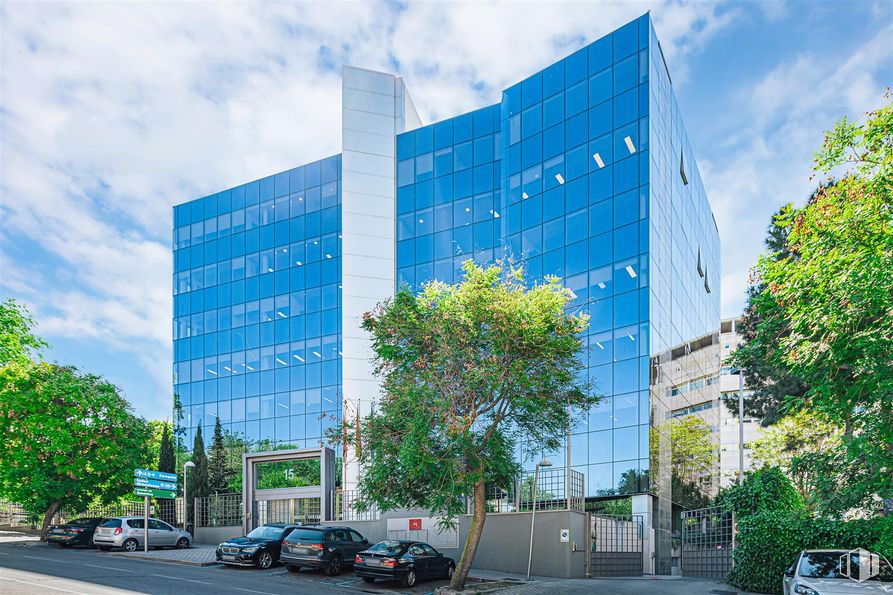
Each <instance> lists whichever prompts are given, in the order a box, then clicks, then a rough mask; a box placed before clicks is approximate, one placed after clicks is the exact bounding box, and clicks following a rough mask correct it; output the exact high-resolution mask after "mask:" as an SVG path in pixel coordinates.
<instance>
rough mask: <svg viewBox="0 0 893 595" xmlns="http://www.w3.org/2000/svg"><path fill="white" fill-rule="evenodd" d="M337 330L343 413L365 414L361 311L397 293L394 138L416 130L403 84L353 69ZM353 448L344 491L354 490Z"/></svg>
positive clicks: (349, 72) (347, 87)
mask: <svg viewBox="0 0 893 595" xmlns="http://www.w3.org/2000/svg"><path fill="white" fill-rule="evenodd" d="M341 88H342V100H341V112H342V120H341V121H342V129H341V143H342V145H341V147H342V150H341V184H342V187H341V228H342V240H341V246H342V270H341V286H342V290H341V296H342V307H341V329H342V337H343V339H342V341H343V342H342V353H343V355H342V379H341V381H342V390H343V393H344V394H343V398H344V400H345V401H346V402H347V403H346V406H345V408H344V415H345V416H350V415H351V414H353V415H355V413H353V412H355V411H357V410H358V411H359V414H360V416H363V415H366V414H368V413H369V412H370V411H371V410H372V406H373V404H374V403H375V401H377V399H378V398H379V395H380V386H379V383H378V381H377V380H376V379H375V377H374V376H373V375H372V364H371V358H372V348H371V342H370V340H369V336H368V335H367V333H366V332H365V331H363V330H362V329H361V328H360V323H361V322H362V319H363V314H364V313H365V312H368V311H370V310H372V309H373V308H374V307H375V305H376V304H377V303H379V302H380V301H382V300H384V299H386V298H389V297H392V296H393V295H394V290H395V274H396V271H395V253H394V251H395V247H396V241H395V238H394V231H395V227H396V225H395V223H396V222H395V212H396V204H395V201H396V180H395V175H396V142H395V140H396V136H397V134H399V133H401V132H405V131H407V130H412V129H414V128H417V127H419V126H420V125H421V120H420V118H419V115H418V113H417V112H416V109H415V106H414V105H413V103H412V99H411V98H410V97H409V93H407V91H406V87H405V85H404V84H403V80H402V79H401V78H399V77H396V76H394V75H391V74H386V73H382V72H375V71H372V70H366V69H363V68H356V67H353V66H344V67H342V71H341ZM358 476H359V468H358V466H357V462H356V460H355V458H354V457H353V451H352V449H351V450H350V452H348V453H347V455H346V458H345V460H344V489H346V490H351V489H355V488H356V483H357V479H358Z"/></svg>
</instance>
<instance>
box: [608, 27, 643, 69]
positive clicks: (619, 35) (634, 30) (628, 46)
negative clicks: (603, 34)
mask: <svg viewBox="0 0 893 595" xmlns="http://www.w3.org/2000/svg"><path fill="white" fill-rule="evenodd" d="M612 37H613V38H614V60H620V59H621V58H624V57H626V56H628V55H630V54H632V53H633V52H635V51H637V50H638V49H639V45H638V44H639V24H638V22H637V21H633V22H631V23H628V24H626V25H624V26H623V27H621V28H620V29H618V30H617V31H615V32H614V33H613V35H612Z"/></svg>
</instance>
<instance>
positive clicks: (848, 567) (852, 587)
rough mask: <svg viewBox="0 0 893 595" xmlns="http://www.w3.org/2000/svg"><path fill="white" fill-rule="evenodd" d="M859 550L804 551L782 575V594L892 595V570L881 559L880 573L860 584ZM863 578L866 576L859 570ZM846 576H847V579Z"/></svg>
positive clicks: (866, 578)
mask: <svg viewBox="0 0 893 595" xmlns="http://www.w3.org/2000/svg"><path fill="white" fill-rule="evenodd" d="M860 561H864V559H860V556H859V553H858V551H847V550H804V551H802V552H800V555H798V556H797V559H796V560H794V563H793V564H791V567H790V568H788V569H787V570H786V571H785V573H784V579H783V588H784V595H846V594H859V593H893V570H891V568H890V563H889V562H888V561H887V560H885V559H884V558H883V557H881V558H880V559H879V560H878V562H879V570H880V572H879V573H878V574H876V575H874V576H872V577H870V578H868V577H865V580H863V581H862V582H859V581H858V580H855V578H850V577H859V576H860V573H859V570H860ZM862 570H863V573H862V575H863V576H864V575H865V574H867V573H866V572H864V570H865V569H862ZM847 574H849V576H847Z"/></svg>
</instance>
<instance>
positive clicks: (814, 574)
mask: <svg viewBox="0 0 893 595" xmlns="http://www.w3.org/2000/svg"><path fill="white" fill-rule="evenodd" d="M847 556H849V568H847ZM860 562H861V561H860V559H859V554H858V553H855V552H844V551H840V552H811V553H806V554H803V558H802V559H801V560H800V576H802V577H803V578H824V579H830V578H839V579H848V578H850V577H859V576H860V575H862V574H863V573H862V572H860ZM878 563H879V565H878V570H879V571H880V572H879V573H878V574H875V575H874V576H872V577H870V578H867V580H873V581H883V582H891V581H893V571H891V569H890V564H889V563H887V561H886V560H884V559H883V558H881V559H880V560H878ZM865 570H866V571H868V572H870V570H869V569H865ZM863 580H866V579H863Z"/></svg>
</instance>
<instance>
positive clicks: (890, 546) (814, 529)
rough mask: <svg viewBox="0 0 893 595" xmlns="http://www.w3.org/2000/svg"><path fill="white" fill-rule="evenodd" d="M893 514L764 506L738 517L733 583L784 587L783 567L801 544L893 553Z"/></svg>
mask: <svg viewBox="0 0 893 595" xmlns="http://www.w3.org/2000/svg"><path fill="white" fill-rule="evenodd" d="M891 536H893V517H876V518H871V519H862V520H853V521H833V520H826V519H814V518H810V517H809V516H808V515H807V514H806V513H805V512H803V511H795V512H791V511H785V510H764V511H761V512H757V513H754V514H751V515H748V516H744V517H741V518H739V519H738V535H737V537H736V547H735V550H734V553H733V557H734V560H735V565H734V567H733V568H732V571H731V572H730V573H729V579H728V580H729V583H730V584H732V585H733V586H735V587H738V588H739V589H743V590H745V591H754V592H758V593H781V592H782V589H781V581H782V575H783V573H784V571H785V570H786V569H787V568H788V567H789V566H790V565H791V563H792V562H793V561H794V559H795V558H796V557H797V554H799V553H800V551H801V550H805V549H814V548H841V549H853V548H858V547H861V548H865V549H867V550H870V551H872V552H877V553H879V554H882V555H883V556H886V557H887V558H888V559H893V537H891Z"/></svg>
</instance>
